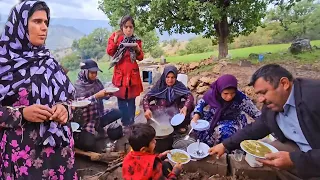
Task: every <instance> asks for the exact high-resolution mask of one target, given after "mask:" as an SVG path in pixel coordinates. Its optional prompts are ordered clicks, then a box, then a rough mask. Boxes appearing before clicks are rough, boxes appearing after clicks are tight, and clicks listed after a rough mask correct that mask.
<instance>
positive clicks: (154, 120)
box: [150, 118, 160, 125]
mask: <svg viewBox="0 0 320 180" xmlns="http://www.w3.org/2000/svg"><path fill="white" fill-rule="evenodd" d="M150 120H151V121H153V122H155V123H156V124H157V125H160V123H159V122H158V121H156V120H155V119H153V118H150Z"/></svg>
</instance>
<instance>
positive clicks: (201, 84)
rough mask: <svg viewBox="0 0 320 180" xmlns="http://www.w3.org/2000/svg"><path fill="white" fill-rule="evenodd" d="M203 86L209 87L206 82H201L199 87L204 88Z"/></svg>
mask: <svg viewBox="0 0 320 180" xmlns="http://www.w3.org/2000/svg"><path fill="white" fill-rule="evenodd" d="M203 86H207V85H206V84H205V83H204V82H200V83H199V85H198V87H203Z"/></svg>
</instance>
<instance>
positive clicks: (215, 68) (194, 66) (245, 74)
mask: <svg viewBox="0 0 320 180" xmlns="http://www.w3.org/2000/svg"><path fill="white" fill-rule="evenodd" d="M261 65H263V64H255V65H252V64H251V63H250V62H247V61H242V62H240V63H238V64H235V63H230V62H228V61H226V60H221V61H215V60H213V59H212V58H209V59H206V60H203V61H201V62H199V63H191V64H177V65H176V66H177V68H178V69H179V70H180V72H181V73H187V74H189V82H188V87H189V88H190V90H192V93H193V94H194V97H195V98H196V100H198V99H199V98H202V97H203V94H204V93H205V92H206V91H207V90H208V89H209V86H210V84H211V83H212V82H214V81H215V80H216V79H217V78H218V77H219V76H220V75H223V74H233V75H234V76H236V77H237V79H238V82H239V84H238V85H239V88H240V89H241V90H242V91H243V92H245V93H246V94H247V95H248V96H249V97H251V99H253V101H254V102H256V100H257V96H256V95H255V94H254V91H253V88H252V87H249V86H247V84H248V83H249V81H250V77H251V75H252V74H253V73H254V72H255V71H256V70H257V69H258V68H259V67H260V66H261ZM282 65H283V66H284V67H285V68H287V69H288V70H289V71H290V72H291V73H292V74H293V75H294V76H295V77H304V78H314V79H320V73H319V71H320V64H319V63H318V64H312V65H300V64H297V63H282ZM203 69H205V71H203ZM257 106H258V107H259V108H260V107H261V104H257ZM76 163H77V167H78V169H79V173H80V174H81V175H86V178H82V179H89V180H90V179H91V180H93V179H97V178H96V177H97V176H93V177H90V176H92V175H94V174H97V173H99V172H103V171H104V170H105V169H106V168H107V165H106V164H101V163H96V162H90V161H89V160H87V159H85V158H83V157H77V160H76ZM89 177H90V178H89ZM107 179H108V180H109V179H110V180H119V179H121V168H118V169H116V170H115V171H113V173H111V174H109V176H108V178H107ZM179 179H180V180H201V179H211V180H235V179H240V180H249V178H248V177H221V176H219V175H216V176H212V177H209V175H208V174H207V173H205V172H203V171H201V170H199V171H197V172H196V173H188V172H184V173H183V174H182V175H181V177H179Z"/></svg>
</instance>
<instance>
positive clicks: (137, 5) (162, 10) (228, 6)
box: [99, 0, 267, 56]
mask: <svg viewBox="0 0 320 180" xmlns="http://www.w3.org/2000/svg"><path fill="white" fill-rule="evenodd" d="M266 5H267V3H266V1H265V0H241V1H229V0H227V1H199V0H179V1H174V0H153V1H141V0H131V1H124V0H119V1H114V0H99V8H100V9H101V10H102V11H103V12H104V13H105V14H106V15H107V16H108V18H109V19H110V22H111V24H113V25H116V24H117V22H118V20H119V17H121V16H123V15H124V14H131V15H133V16H134V17H135V19H138V20H139V21H140V22H143V23H140V26H139V27H138V28H142V29H146V30H147V31H150V30H154V28H158V29H159V30H160V32H163V31H168V32H169V33H172V32H175V33H185V32H187V33H191V32H192V33H196V34H200V33H203V34H204V36H205V37H207V38H212V39H213V40H216V41H219V43H220V45H223V46H224V45H225V44H226V43H227V42H228V41H226V39H229V42H231V41H232V40H233V38H234V37H237V36H239V35H247V34H249V33H251V32H252V31H254V30H255V29H256V27H257V26H258V25H260V24H261V19H262V18H263V17H264V15H265V11H266ZM225 48H227V46H224V51H225V50H227V49H225ZM221 53H222V56H226V52H221Z"/></svg>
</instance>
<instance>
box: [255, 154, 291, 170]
mask: <svg viewBox="0 0 320 180" xmlns="http://www.w3.org/2000/svg"><path fill="white" fill-rule="evenodd" d="M265 157H266V159H257V161H259V162H261V163H263V164H265V165H269V166H273V167H276V168H279V169H290V168H292V167H293V162H292V161H291V159H290V155H289V152H285V151H280V152H276V153H269V154H266V156H265Z"/></svg>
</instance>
